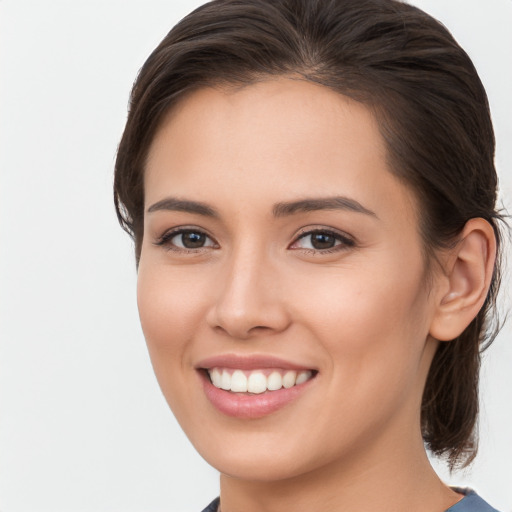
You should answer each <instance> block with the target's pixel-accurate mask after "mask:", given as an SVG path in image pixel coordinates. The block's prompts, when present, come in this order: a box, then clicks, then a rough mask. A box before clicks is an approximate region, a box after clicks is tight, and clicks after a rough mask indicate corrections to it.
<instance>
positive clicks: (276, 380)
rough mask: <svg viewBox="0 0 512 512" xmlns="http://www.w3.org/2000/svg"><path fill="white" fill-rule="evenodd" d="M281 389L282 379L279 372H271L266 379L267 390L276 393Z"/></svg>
mask: <svg viewBox="0 0 512 512" xmlns="http://www.w3.org/2000/svg"><path fill="white" fill-rule="evenodd" d="M282 387H283V377H281V374H280V373H279V372H272V373H271V374H270V375H269V376H268V378H267V389H269V390H270V391H276V390H277V389H281V388H282Z"/></svg>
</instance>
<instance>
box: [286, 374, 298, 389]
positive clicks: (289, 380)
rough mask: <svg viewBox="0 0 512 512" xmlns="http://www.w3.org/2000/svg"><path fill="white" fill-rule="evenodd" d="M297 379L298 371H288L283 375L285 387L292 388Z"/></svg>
mask: <svg viewBox="0 0 512 512" xmlns="http://www.w3.org/2000/svg"><path fill="white" fill-rule="evenodd" d="M296 380H297V372H294V371H290V372H286V373H285V374H284V377H283V388H286V389H288V388H292V387H293V386H295V381H296Z"/></svg>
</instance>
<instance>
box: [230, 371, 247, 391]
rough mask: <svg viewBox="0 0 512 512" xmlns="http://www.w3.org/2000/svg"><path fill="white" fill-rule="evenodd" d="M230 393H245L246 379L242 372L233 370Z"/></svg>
mask: <svg viewBox="0 0 512 512" xmlns="http://www.w3.org/2000/svg"><path fill="white" fill-rule="evenodd" d="M231 391H234V392H235V393H246V392H247V377H246V376H245V374H244V372H243V371H242V370H235V371H234V372H233V375H231Z"/></svg>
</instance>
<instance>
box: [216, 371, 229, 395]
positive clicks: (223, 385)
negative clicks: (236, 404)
mask: <svg viewBox="0 0 512 512" xmlns="http://www.w3.org/2000/svg"><path fill="white" fill-rule="evenodd" d="M214 385H215V384H214ZM220 387H221V388H222V389H225V390H226V391H229V390H230V389H231V375H230V374H229V373H228V371H227V370H224V371H223V372H222V378H221V381H220Z"/></svg>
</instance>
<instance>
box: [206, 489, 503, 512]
mask: <svg viewBox="0 0 512 512" xmlns="http://www.w3.org/2000/svg"><path fill="white" fill-rule="evenodd" d="M457 492H460V493H461V494H465V496H464V498H462V499H461V500H460V501H459V502H458V503H456V504H455V505H453V507H450V508H449V509H448V510H447V511H446V512H498V511H497V510H496V509H495V508H492V507H491V506H490V505H489V504H488V503H487V502H486V501H484V500H483V499H482V498H480V496H478V494H476V493H475V492H474V491H471V490H467V489H457ZM219 501H220V499H219V498H216V499H215V500H213V501H212V502H211V503H210V504H209V505H208V506H207V507H206V508H205V509H204V510H203V512H217V508H218V506H219Z"/></svg>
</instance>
